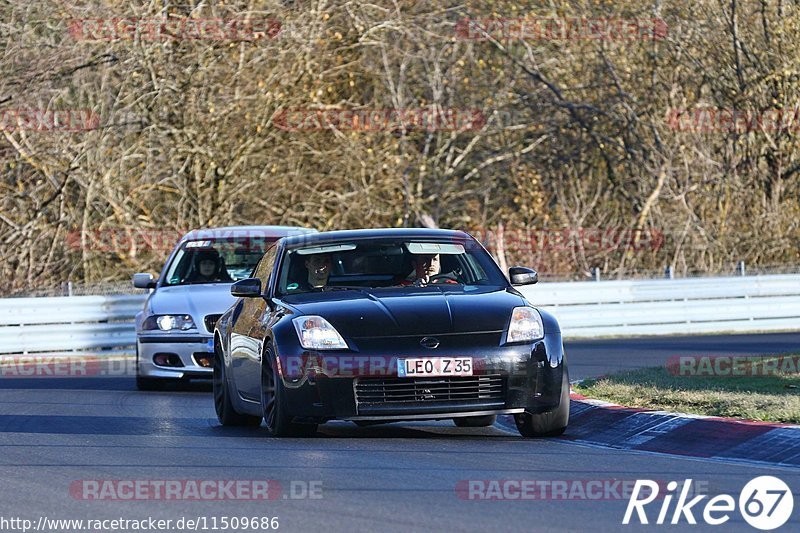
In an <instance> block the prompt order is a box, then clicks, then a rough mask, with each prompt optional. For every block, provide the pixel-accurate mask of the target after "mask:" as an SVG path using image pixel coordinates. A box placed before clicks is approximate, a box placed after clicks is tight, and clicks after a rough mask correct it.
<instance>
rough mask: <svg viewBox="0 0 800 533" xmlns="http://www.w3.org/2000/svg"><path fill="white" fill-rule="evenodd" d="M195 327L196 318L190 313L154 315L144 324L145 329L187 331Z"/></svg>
mask: <svg viewBox="0 0 800 533" xmlns="http://www.w3.org/2000/svg"><path fill="white" fill-rule="evenodd" d="M194 328H195V325H194V320H192V317H191V316H189V315H152V316H149V317H147V318H146V319H145V320H144V323H143V324H142V329H145V330H161V331H175V330H179V331H186V330H189V329H194Z"/></svg>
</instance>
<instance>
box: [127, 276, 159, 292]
mask: <svg viewBox="0 0 800 533" xmlns="http://www.w3.org/2000/svg"><path fill="white" fill-rule="evenodd" d="M156 284H157V280H156V278H155V276H153V275H152V274H149V273H147V272H139V273H137V274H134V275H133V286H134V287H136V288H137V289H155V288H156Z"/></svg>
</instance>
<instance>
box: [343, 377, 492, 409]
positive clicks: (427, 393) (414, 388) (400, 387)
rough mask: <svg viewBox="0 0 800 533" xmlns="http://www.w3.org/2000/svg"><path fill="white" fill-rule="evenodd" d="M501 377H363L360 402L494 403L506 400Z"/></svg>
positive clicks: (359, 385)
mask: <svg viewBox="0 0 800 533" xmlns="http://www.w3.org/2000/svg"><path fill="white" fill-rule="evenodd" d="M504 389H505V380H504V379H503V377H502V376H500V375H494V374H493V375H486V376H471V377H436V378H359V379H358V380H357V381H356V383H355V392H356V402H357V403H358V404H359V405H362V404H393V405H407V404H419V403H422V404H429V403H439V402H441V403H453V402H457V403H460V402H465V403H470V402H480V403H483V402H493V401H503V400H504V398H505V390H504Z"/></svg>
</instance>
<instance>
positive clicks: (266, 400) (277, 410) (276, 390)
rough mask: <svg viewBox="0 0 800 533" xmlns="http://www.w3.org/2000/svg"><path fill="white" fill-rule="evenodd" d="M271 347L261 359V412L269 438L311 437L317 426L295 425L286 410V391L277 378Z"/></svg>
mask: <svg viewBox="0 0 800 533" xmlns="http://www.w3.org/2000/svg"><path fill="white" fill-rule="evenodd" d="M274 354H275V352H274V351H273V349H272V347H267V348H265V349H264V356H263V357H262V358H261V411H262V413H263V415H264V422H265V424H266V426H267V433H268V434H269V436H270V437H311V436H313V435H314V434H316V432H317V424H297V423H294V422H292V419H293V417H292V416H291V415H290V414H289V413H288V412H287V409H286V389H285V388H284V385H283V381H281V379H280V378H279V377H278V369H277V362H276V360H275V355H274Z"/></svg>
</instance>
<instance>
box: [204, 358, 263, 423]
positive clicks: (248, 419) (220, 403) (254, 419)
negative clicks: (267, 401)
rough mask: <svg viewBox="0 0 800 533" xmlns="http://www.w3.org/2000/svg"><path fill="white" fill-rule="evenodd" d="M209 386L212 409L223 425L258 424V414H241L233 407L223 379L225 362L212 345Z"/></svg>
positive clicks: (226, 383)
mask: <svg viewBox="0 0 800 533" xmlns="http://www.w3.org/2000/svg"><path fill="white" fill-rule="evenodd" d="M213 371H214V373H213V377H212V379H211V386H212V389H213V390H214V410H215V411H216V412H217V419H218V420H219V423H220V424H222V425H223V426H259V425H261V417H260V416H252V415H243V414H241V413H238V412H237V411H236V409H234V408H233V402H232V401H231V393H230V390H229V387H228V380H227V379H225V363H224V362H223V361H222V354H221V353H220V351H219V348H218V347H216V346H215V347H214V364H213Z"/></svg>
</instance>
